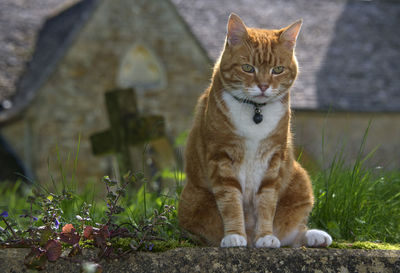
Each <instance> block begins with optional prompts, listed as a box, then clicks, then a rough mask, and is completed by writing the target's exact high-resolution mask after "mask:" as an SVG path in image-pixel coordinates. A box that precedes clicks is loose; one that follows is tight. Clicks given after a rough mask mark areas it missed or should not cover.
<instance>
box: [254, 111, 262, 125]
mask: <svg viewBox="0 0 400 273" xmlns="http://www.w3.org/2000/svg"><path fill="white" fill-rule="evenodd" d="M262 120H263V115H262V114H260V113H255V114H254V116H253V121H254V123H255V124H259V123H260V122H261V121H262Z"/></svg>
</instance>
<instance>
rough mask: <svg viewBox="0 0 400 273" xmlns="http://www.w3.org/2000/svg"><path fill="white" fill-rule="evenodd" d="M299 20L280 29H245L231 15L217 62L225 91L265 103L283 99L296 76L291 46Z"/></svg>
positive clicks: (297, 30) (236, 18)
mask: <svg viewBox="0 0 400 273" xmlns="http://www.w3.org/2000/svg"><path fill="white" fill-rule="evenodd" d="M300 26H301V21H298V22H296V23H294V24H292V25H290V26H289V27H287V28H284V29H281V30H264V29H253V28H247V27H246V26H245V25H244V23H243V22H242V20H241V19H240V18H239V17H238V16H237V15H234V14H232V15H231V16H230V18H229V21H228V34H227V40H226V46H225V49H224V52H223V54H222V57H221V61H220V72H221V73H220V74H221V79H222V82H223V85H224V90H225V91H228V92H230V93H231V94H232V95H234V96H235V97H237V98H241V99H249V100H252V101H254V102H257V103H265V102H270V101H274V100H277V99H282V98H284V97H285V96H286V94H287V93H288V90H289V87H290V86H291V85H292V84H293V82H294V80H295V78H296V75H297V61H296V58H295V57H294V52H293V51H294V46H295V43H296V38H297V35H298V33H299V30H300Z"/></svg>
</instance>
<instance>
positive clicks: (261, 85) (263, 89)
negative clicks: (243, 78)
mask: <svg viewBox="0 0 400 273" xmlns="http://www.w3.org/2000/svg"><path fill="white" fill-rule="evenodd" d="M257 86H258V88H260V90H261V92H265V90H267V89H268V87H269V85H268V84H259V85H257Z"/></svg>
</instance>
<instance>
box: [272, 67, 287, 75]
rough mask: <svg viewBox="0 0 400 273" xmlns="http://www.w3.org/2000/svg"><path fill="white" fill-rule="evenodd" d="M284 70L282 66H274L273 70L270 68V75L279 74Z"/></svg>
mask: <svg viewBox="0 0 400 273" xmlns="http://www.w3.org/2000/svg"><path fill="white" fill-rule="evenodd" d="M284 70H285V68H284V67H283V66H275V67H274V68H272V74H275V75H277V74H281V73H282V72H283V71H284Z"/></svg>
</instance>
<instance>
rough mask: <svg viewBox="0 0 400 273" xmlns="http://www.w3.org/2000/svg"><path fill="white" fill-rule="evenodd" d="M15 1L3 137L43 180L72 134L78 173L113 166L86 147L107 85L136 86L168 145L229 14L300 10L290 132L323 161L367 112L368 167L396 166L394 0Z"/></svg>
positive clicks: (1, 85) (10, 7)
mask: <svg viewBox="0 0 400 273" xmlns="http://www.w3.org/2000/svg"><path fill="white" fill-rule="evenodd" d="M18 3H19V5H20V6H18ZM18 3H15V2H13V1H11V0H7V1H3V2H2V3H0V10H2V11H3V12H4V11H8V13H7V14H9V15H7V14H6V13H4V14H5V16H6V15H7V16H9V18H7V17H3V18H6V19H5V20H7V19H9V21H10V22H11V23H9V26H8V28H7V26H6V24H5V22H0V23H1V27H0V56H1V57H2V58H0V59H2V60H3V61H0V69H1V72H0V101H1V102H0V105H1V107H0V134H1V135H2V136H3V138H4V139H5V140H6V141H7V143H8V146H9V148H11V149H13V150H14V154H16V156H15V157H19V159H20V160H21V161H22V162H23V164H24V168H25V169H29V170H32V171H33V173H34V174H35V176H36V177H37V178H38V179H39V180H41V181H44V180H48V178H49V174H52V175H54V174H55V173H59V166H57V164H56V162H57V157H58V155H57V153H59V154H61V157H62V158H63V160H65V158H66V157H67V155H68V153H70V154H71V155H74V154H75V153H76V150H77V147H78V138H79V136H80V145H79V149H80V151H79V164H78V168H77V171H76V172H77V174H76V175H77V176H78V177H81V178H82V179H87V178H92V177H94V178H96V179H97V178H98V177H101V176H102V175H104V174H109V173H110V172H112V169H113V168H114V167H115V165H113V163H112V162H113V160H112V158H113V157H112V156H111V155H110V156H104V157H96V156H94V155H93V154H92V150H91V144H90V136H91V135H93V134H95V133H96V132H99V131H104V130H106V129H108V128H110V124H109V123H108V117H107V110H106V107H105V101H104V94H105V93H106V92H107V91H110V90H114V89H116V88H130V87H134V88H135V90H136V95H137V100H138V108H139V111H140V113H141V114H142V115H162V116H163V117H164V118H165V124H166V134H167V137H168V139H169V141H170V142H171V143H172V142H173V140H174V139H175V138H176V137H177V136H179V135H180V134H181V133H182V132H184V131H186V130H188V128H189V127H190V123H191V117H192V112H193V108H194V105H195V103H196V100H197V97H198V96H199V94H200V93H201V92H202V91H203V90H204V88H205V87H206V86H207V85H208V83H209V77H210V75H211V69H212V63H213V62H214V61H215V60H216V58H217V57H218V54H219V52H220V50H221V48H222V45H223V41H224V38H225V26H226V20H227V18H228V15H229V13H230V12H235V13H237V14H239V15H240V16H241V17H242V18H243V20H244V21H245V22H246V23H247V25H249V26H254V27H266V28H273V27H277V28H279V27H283V26H286V25H288V24H289V23H291V22H293V21H295V20H297V19H298V18H303V19H304V25H303V27H302V30H301V33H300V37H299V40H298V45H297V48H296V51H297V56H298V60H299V63H300V74H299V78H298V80H297V82H296V84H295V86H294V87H293V89H292V106H293V109H294V110H295V111H294V115H293V117H294V118H293V130H294V134H295V143H296V145H297V146H299V147H304V151H305V153H306V154H307V155H308V156H309V157H310V158H314V160H315V161H316V162H318V161H320V158H321V154H322V150H323V149H322V142H324V144H325V148H324V150H325V153H326V157H327V158H328V159H329V158H331V157H332V156H333V155H334V154H335V153H336V152H338V150H340V147H341V145H342V143H344V142H346V143H347V145H346V148H345V150H346V154H347V155H348V156H349V158H350V159H354V157H355V156H356V154H357V152H358V148H359V147H360V144H361V141H362V137H363V134H364V132H365V130H366V128H367V126H368V124H369V122H370V121H371V126H370V128H369V134H368V138H367V142H366V148H365V150H366V151H370V150H372V149H374V148H375V147H376V146H378V145H379V146H380V147H379V149H378V150H377V152H376V155H375V157H374V159H375V161H373V162H371V164H372V165H375V164H379V165H381V166H384V167H390V168H399V166H400V157H399V155H400V143H399V141H398V139H400V92H399V91H400V90H399V86H400V85H399V80H400V67H399V66H398V65H397V64H396V63H397V62H398V60H400V53H399V51H398V48H399V46H400V38H399V37H398V35H394V33H396V31H397V26H398V25H400V16H399V14H400V4H398V3H395V2H390V1H388V2H386V1H379V2H368V3H367V2H363V1H344V0H343V1H342V0H338V1H320V0H299V1H278V0H271V1H256V0H248V1H238V0H237V1H236V0H234V1H232V0H221V1H211V0H185V1H183V0H166V1H157V0H113V1H108V0H82V1H77V0H46V1H39V0H35V1H32V0H21V1H18ZM40 5H45V6H43V7H41V6H40ZM44 7H46V8H47V9H46V8H44ZM28 9H30V11H29V12H28ZM13 12H14V13H13ZM24 12H25V13H24ZM13 14H14V15H13ZM17 14H25V15H26V16H21V18H19V17H18V16H17ZM355 14H356V15H357V16H355ZM28 15H30V16H31V17H30V16H28ZM49 15H51V16H50V17H49V18H48V19H47V20H45V18H47V17H46V16H49ZM328 15H329V16H328ZM0 18H1V16H0ZM0 20H1V19H0ZM28 26H29V27H28ZM8 29H10V30H15V32H14V31H11V32H8ZM39 30H40V31H39ZM3 57H4V58H3ZM28 60H30V61H29V64H28V65H27V66H26V68H25V66H24V65H23V63H24V62H26V61H28ZM323 137H324V141H322V138H323ZM71 157H73V156H71ZM0 160H3V159H0ZM71 161H73V160H71ZM48 162H50V163H49V164H48ZM0 169H1V167H0Z"/></svg>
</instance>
